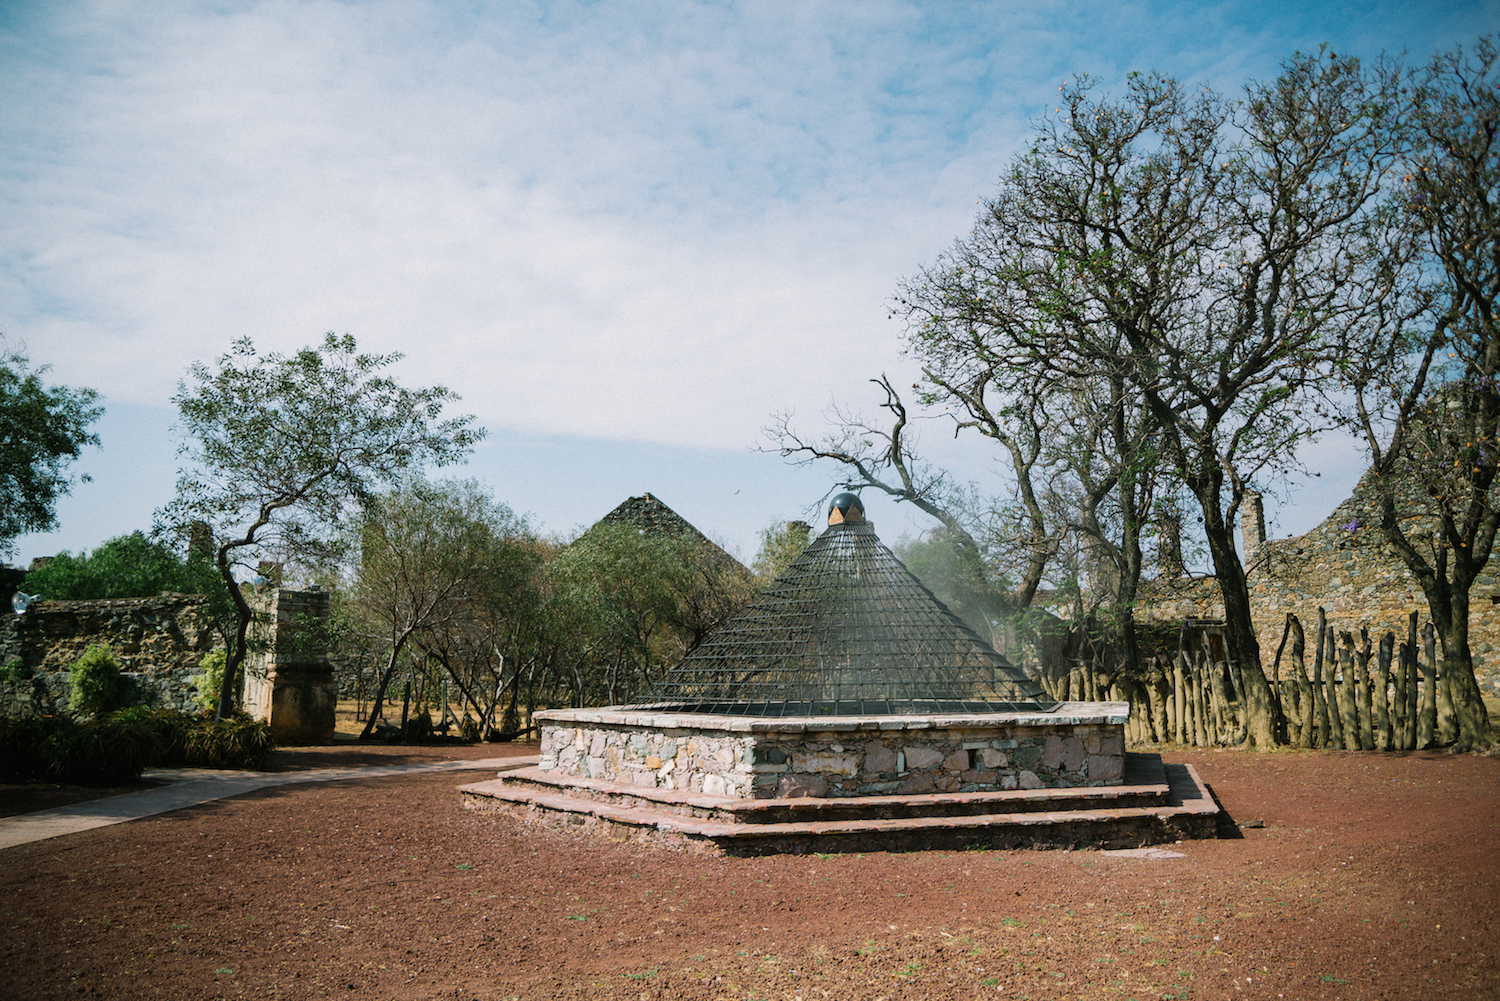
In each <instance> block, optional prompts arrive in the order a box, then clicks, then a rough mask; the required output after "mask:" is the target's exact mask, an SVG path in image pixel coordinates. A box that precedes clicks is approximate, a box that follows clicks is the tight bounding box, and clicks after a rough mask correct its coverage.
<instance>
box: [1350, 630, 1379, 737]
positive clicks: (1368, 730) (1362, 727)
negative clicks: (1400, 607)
mask: <svg viewBox="0 0 1500 1001" xmlns="http://www.w3.org/2000/svg"><path fill="white" fill-rule="evenodd" d="M1370 652H1371V651H1370V630H1369V629H1368V628H1366V627H1365V626H1360V627H1359V648H1358V649H1357V650H1355V651H1354V664H1355V673H1356V674H1357V675H1358V676H1359V692H1358V696H1359V705H1358V707H1357V709H1358V712H1359V746H1360V749H1361V750H1364V751H1373V750H1375V721H1374V719H1373V718H1371V716H1370V713H1371V711H1372V706H1371V694H1370Z"/></svg>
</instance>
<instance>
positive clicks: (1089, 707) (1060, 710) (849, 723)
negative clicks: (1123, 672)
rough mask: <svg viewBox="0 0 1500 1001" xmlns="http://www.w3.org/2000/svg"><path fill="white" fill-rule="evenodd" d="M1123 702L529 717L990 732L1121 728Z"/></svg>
mask: <svg viewBox="0 0 1500 1001" xmlns="http://www.w3.org/2000/svg"><path fill="white" fill-rule="evenodd" d="M1129 715H1130V703H1128V702H1064V703H1063V704H1062V705H1060V706H1058V707H1057V709H1056V710H1054V711H1052V712H1007V713H932V714H929V715H917V714H914V715H900V716H728V715H720V714H718V713H669V712H661V711H660V710H655V709H650V708H646V707H641V706H603V707H600V708H595V709H545V710H542V711H541V712H538V713H536V714H535V716H534V717H533V718H534V719H536V720H538V721H540V722H542V723H544V724H546V723H551V724H554V725H562V726H578V725H580V724H582V725H587V724H599V725H605V726H629V727H641V728H646V729H651V730H698V731H717V732H721V733H751V734H759V733H764V734H777V733H824V732H850V731H879V730H992V729H996V728H1002V727H1025V726H1088V725H1096V726H1097V725H1105V724H1123V723H1124V722H1125V720H1126V719H1127V718H1128V717H1129Z"/></svg>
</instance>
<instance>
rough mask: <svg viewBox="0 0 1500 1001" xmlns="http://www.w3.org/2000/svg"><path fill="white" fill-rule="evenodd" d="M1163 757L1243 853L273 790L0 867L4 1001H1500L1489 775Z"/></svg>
mask: <svg viewBox="0 0 1500 1001" xmlns="http://www.w3.org/2000/svg"><path fill="white" fill-rule="evenodd" d="M534 751H535V745H531V746H530V747H527V746H525V745H520V746H511V747H507V746H505V745H499V746H497V745H488V746H481V747H476V748H400V747H395V748H361V747H344V748H319V749H306V750H289V751H282V752H278V754H279V756H280V757H279V761H280V763H281V766H282V767H290V768H303V767H323V766H336V765H346V764H350V763H352V761H351V760H350V759H351V758H353V757H355V756H359V757H362V758H363V759H365V760H368V761H382V762H389V761H390V760H391V759H393V758H405V759H408V760H426V759H430V758H434V757H465V758H474V757H486V756H496V755H501V754H508V753H514V754H524V753H534ZM1165 755H1166V757H1167V759H1168V760H1169V761H1189V762H1192V763H1193V764H1194V765H1196V766H1197V768H1198V771H1199V773H1200V774H1201V775H1202V776H1203V777H1204V779H1205V780H1207V781H1208V782H1209V783H1210V785H1212V786H1213V788H1214V790H1215V792H1216V794H1217V795H1218V797H1219V799H1220V800H1221V802H1222V803H1223V805H1224V806H1225V808H1226V809H1227V810H1228V812H1229V814H1230V815H1231V817H1232V818H1233V820H1235V821H1238V822H1239V824H1240V825H1241V826H1242V828H1243V837H1235V838H1232V839H1225V840H1218V841H1199V842H1188V843H1184V844H1181V845H1177V846H1169V847H1172V848H1173V849H1174V850H1176V851H1180V852H1182V853H1184V855H1185V857H1183V858H1172V859H1138V858H1119V857H1110V856H1105V855H1102V854H1100V853H1097V852H933V853H922V852H916V853H909V854H882V853H871V854H866V855H845V856H831V857H822V856H781V857H774V858H766V859H733V858H705V857H702V856H698V855H690V854H685V853H677V852H672V851H668V850H660V849H647V848H642V847H634V846H624V845H620V844H615V843H610V842H601V841H597V840H592V839H588V838H582V837H578V836H575V835H570V834H564V833H557V832H549V831H539V830H530V829H527V828H526V827H523V826H520V825H518V824H516V823H515V822H512V821H508V820H504V819H501V818H495V817H491V816H485V815H477V814H468V813H464V812H461V811H460V810H459V808H458V802H459V798H458V793H457V792H456V787H457V786H458V785H460V784H463V783H465V782H471V781H475V780H477V779H479V778H482V777H487V776H488V774H489V773H485V772H448V773H437V774H427V775H415V776H404V777H397V778H380V779H368V780H362V781H351V782H340V783H329V784H320V785H298V786H290V787H283V788H279V789H267V790H263V791H261V792H257V793H251V794H248V795H245V796H240V797H238V798H235V799H231V800H222V801H219V802H216V803H212V804H208V805H206V806H201V807H196V808H193V809H189V810H182V811H178V812H176V813H170V814H165V815H161V816H158V817H153V818H149V819H146V820H140V821H134V822H131V823H126V824H120V825H117V826H114V827H108V828H102V829H99V830H95V831H91V832H87V833H83V834H75V835H69V836H67V837H62V838H56V839H53V840H50V841H43V842H37V843H34V844H30V845H25V846H22V847H18V848H13V849H9V850H7V851H4V852H0V919H3V925H0V928H3V934H0V997H4V998H26V999H31V998H64V997H66V998H73V997H79V996H85V997H107V998H184V999H188V998H191V999H197V998H211V997H273V998H316V997H327V996H341V997H372V998H395V997H399V998H445V999H452V1001H471V999H485V1001H489V999H500V998H631V999H635V998H695V999H696V998H704V999H709V998H713V999H719V998H736V999H746V998H751V997H756V998H766V999H773V998H774V999H782V998H785V999H788V1001H793V999H797V998H801V999H804V1001H820V999H823V998H841V999H844V998H858V999H863V998H868V999H872V1001H873V999H879V998H886V999H891V1001H894V999H896V998H998V999H1017V998H1030V999H1032V1001H1044V999H1045V1001H1058V999H1067V998H1079V999H1084V998H1086V999H1093V998H1137V999H1140V1001H1145V999H1152V1001H1158V999H1164V998H1176V999H1219V998H1242V999H1259V998H1266V999H1272V1001H1275V999H1282V998H1284V999H1287V1001H1293V999H1307V998H1319V999H1321V998H1347V999H1367V998H1391V999H1414V998H1422V999H1430V1001H1437V999H1480V998H1497V997H1500V959H1497V956H1496V950H1497V947H1500V941H1497V934H1496V932H1497V927H1496V923H1495V922H1496V912H1497V904H1500V862H1497V860H1500V807H1497V798H1496V796H1497V792H1500V759H1497V758H1485V757H1452V756H1447V755H1443V754H1411V755H1404V756H1394V755H1381V754H1374V753H1364V754H1361V753H1338V752H1295V751H1294V752H1277V753H1270V754H1256V753H1246V752H1238V751H1197V752H1180V751H1176V750H1173V749H1168V750H1166V752H1165ZM1257 821H1258V822H1262V823H1263V824H1264V826H1263V827H1262V826H1247V824H1248V823H1252V822H1257ZM1226 833H1232V828H1226Z"/></svg>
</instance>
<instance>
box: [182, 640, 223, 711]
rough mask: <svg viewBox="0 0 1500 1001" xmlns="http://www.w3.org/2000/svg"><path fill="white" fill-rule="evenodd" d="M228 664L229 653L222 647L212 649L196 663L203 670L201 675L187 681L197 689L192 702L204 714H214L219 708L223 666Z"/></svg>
mask: <svg viewBox="0 0 1500 1001" xmlns="http://www.w3.org/2000/svg"><path fill="white" fill-rule="evenodd" d="M228 662H229V651H228V650H226V649H224V648H223V647H221V646H220V647H214V648H213V649H212V650H210V651H209V652H208V653H206V654H204V655H203V659H202V660H200V661H198V666H199V667H201V668H203V673H202V674H195V675H193V676H192V678H190V679H189V680H190V681H191V682H192V684H193V686H194V687H195V688H197V690H198V694H196V695H195V696H193V701H194V702H195V703H197V705H198V708H199V709H202V710H204V711H205V712H209V713H212V712H215V711H217V710H218V708H219V689H220V688H222V687H223V685H224V665H225V664H227V663H228Z"/></svg>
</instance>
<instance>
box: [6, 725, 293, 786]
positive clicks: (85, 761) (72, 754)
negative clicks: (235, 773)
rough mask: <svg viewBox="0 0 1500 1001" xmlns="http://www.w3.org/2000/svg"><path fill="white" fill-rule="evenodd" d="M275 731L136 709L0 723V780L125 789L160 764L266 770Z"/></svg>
mask: <svg viewBox="0 0 1500 1001" xmlns="http://www.w3.org/2000/svg"><path fill="white" fill-rule="evenodd" d="M274 747H275V745H274V743H273V742H272V740H271V727H270V725H269V724H267V723H264V722H256V721H255V720H252V719H250V718H249V717H248V716H246V715H244V714H243V713H241V714H239V715H236V716H234V717H233V718H231V719H226V720H214V719H212V718H210V717H207V716H193V715H189V714H187V713H181V712H177V711H175V710H172V709H150V708H147V707H145V706H135V707H132V708H130V709H122V710H120V711H119V712H116V713H111V714H110V715H108V716H105V717H101V718H97V719H90V720H83V721H79V720H74V719H71V718H69V717H67V716H42V717H33V718H29V719H3V718H0V778H4V779H6V780H8V781H14V782H25V781H31V780H46V781H53V782H73V783H77V784H80V785H120V784H123V783H125V782H129V781H131V780H133V779H137V778H139V777H140V774H141V772H142V771H144V770H145V769H146V768H149V767H152V766H154V765H190V766H199V767H207V768H263V767H265V763H266V758H267V757H268V756H269V755H270V753H271V751H272V750H273V749H274Z"/></svg>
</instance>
